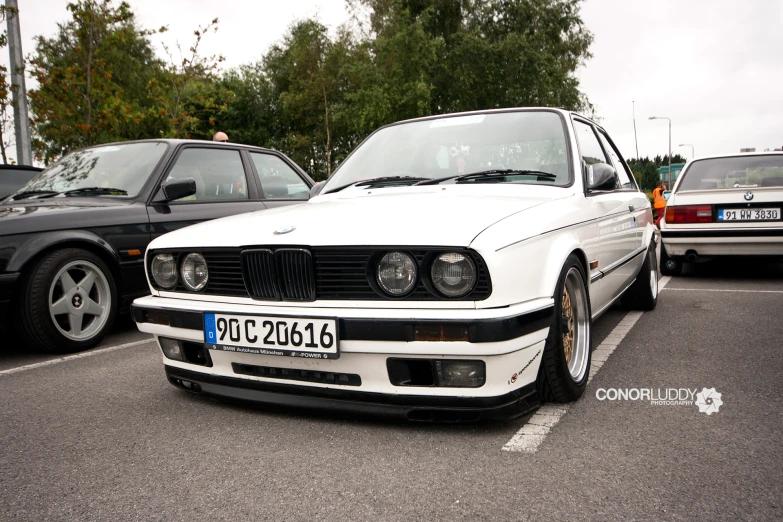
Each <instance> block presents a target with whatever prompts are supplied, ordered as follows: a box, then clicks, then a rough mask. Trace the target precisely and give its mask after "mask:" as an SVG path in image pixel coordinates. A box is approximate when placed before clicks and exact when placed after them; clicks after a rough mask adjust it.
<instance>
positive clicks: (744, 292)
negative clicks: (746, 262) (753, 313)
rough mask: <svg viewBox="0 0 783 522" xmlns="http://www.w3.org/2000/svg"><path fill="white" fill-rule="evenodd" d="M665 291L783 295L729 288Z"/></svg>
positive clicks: (772, 291)
mask: <svg viewBox="0 0 783 522" xmlns="http://www.w3.org/2000/svg"><path fill="white" fill-rule="evenodd" d="M666 290H669V291H673V290H677V291H680V292H739V293H742V294H783V290H732V289H729V288H725V289H723V288H667V289H666Z"/></svg>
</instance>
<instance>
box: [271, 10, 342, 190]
mask: <svg viewBox="0 0 783 522" xmlns="http://www.w3.org/2000/svg"><path fill="white" fill-rule="evenodd" d="M333 48H334V44H333V42H332V41H331V40H330V39H329V35H328V31H327V29H326V27H325V26H324V25H322V24H321V23H319V22H317V21H315V20H304V21H301V22H298V23H296V24H294V25H293V26H291V28H290V30H289V32H288V34H287V35H286V36H285V37H284V38H283V41H282V42H281V43H279V44H277V45H274V46H273V47H272V49H271V50H270V51H269V52H268V53H267V54H266V56H265V57H264V60H263V68H264V70H265V73H266V75H267V77H268V79H269V82H270V86H271V87H272V89H273V91H274V92H275V93H276V94H277V96H279V101H280V111H281V116H282V117H283V122H284V128H282V129H280V130H281V131H282V133H281V136H279V144H280V145H282V146H283V147H284V148H285V149H286V150H287V151H289V152H290V153H291V155H292V157H293V158H294V160H295V161H297V162H298V163H299V164H300V165H304V166H305V167H312V168H313V170H314V172H316V173H320V172H323V173H324V174H325V176H326V177H328V176H329V175H330V174H331V172H332V149H333V145H332V133H333V130H334V110H333V107H334V106H335V105H337V104H339V103H340V98H341V93H340V91H339V90H338V88H337V86H338V84H339V81H340V78H339V77H340V70H339V67H340V64H339V61H337V60H334V59H332V56H331V53H332V51H333Z"/></svg>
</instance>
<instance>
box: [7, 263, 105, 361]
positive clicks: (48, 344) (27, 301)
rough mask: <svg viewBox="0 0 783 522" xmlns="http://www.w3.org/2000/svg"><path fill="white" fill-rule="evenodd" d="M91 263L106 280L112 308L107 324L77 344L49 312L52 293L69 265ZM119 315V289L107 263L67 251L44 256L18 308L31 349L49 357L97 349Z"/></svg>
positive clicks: (29, 277) (22, 334) (23, 336)
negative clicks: (59, 276) (45, 353)
mask: <svg viewBox="0 0 783 522" xmlns="http://www.w3.org/2000/svg"><path fill="white" fill-rule="evenodd" d="M75 261H77V262H87V263H91V264H92V265H93V266H94V267H96V268H97V269H98V270H99V271H100V272H101V273H102V274H103V276H104V277H105V279H106V283H108V284H107V285H106V287H107V291H108V295H107V296H106V298H105V303H104V305H108V306H109V310H108V312H107V314H106V315H105V316H104V317H105V322H104V323H103V326H102V327H100V328H96V331H95V332H92V333H90V334H89V337H87V338H84V339H80V340H75V339H71V338H68V337H66V336H65V335H64V334H63V333H62V332H61V331H60V330H59V329H58V327H57V326H56V324H55V319H53V317H52V315H50V311H49V291H50V288H51V287H52V284H53V282H54V278H55V277H56V275H57V274H58V273H59V272H60V270H61V269H63V268H64V267H65V266H67V265H68V264H69V263H72V262H75ZM116 312H117V288H116V285H115V283H114V279H113V277H112V273H111V270H109V267H107V266H106V263H104V262H103V260H102V259H101V258H100V257H98V256H96V255H95V254H93V253H92V252H90V251H88V250H83V249H80V248H65V249H62V250H57V251H55V252H52V253H50V254H47V255H45V256H43V257H42V258H41V259H39V260H37V261H36V262H35V264H34V265H33V266H32V267H31V268H30V270H29V272H27V273H26V275H25V277H24V279H23V282H22V285H21V291H20V296H19V306H18V307H17V319H18V320H17V331H18V333H19V336H20V338H21V339H22V341H23V342H24V343H26V344H27V345H28V346H30V347H32V348H34V349H36V350H39V351H42V352H49V353H72V352H80V351H83V350H87V349H89V348H92V347H93V346H95V345H97V344H98V343H99V342H100V341H101V339H103V337H104V336H105V335H106V333H107V332H108V331H109V329H110V328H111V326H112V323H113V322H114V317H115V316H116Z"/></svg>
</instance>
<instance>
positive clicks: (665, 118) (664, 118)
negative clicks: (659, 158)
mask: <svg viewBox="0 0 783 522" xmlns="http://www.w3.org/2000/svg"><path fill="white" fill-rule="evenodd" d="M650 119H651V120H668V121H669V182H668V183H667V184H666V188H668V189H669V190H671V189H672V120H671V118H667V117H666V116H650Z"/></svg>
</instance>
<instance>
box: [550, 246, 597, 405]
mask: <svg viewBox="0 0 783 522" xmlns="http://www.w3.org/2000/svg"><path fill="white" fill-rule="evenodd" d="M554 300H555V313H554V319H553V321H552V326H551V327H550V328H549V336H548V337H547V340H546V345H545V347H544V355H543V357H542V359H541V368H540V369H539V373H538V389H539V392H540V393H541V396H542V399H544V400H546V401H556V402H570V401H573V400H576V399H578V398H579V397H580V396H581V395H582V393H584V391H585V387H586V386H587V376H588V373H589V371H590V345H591V333H590V320H591V318H590V314H591V312H590V297H589V295H588V290H587V285H586V284H585V272H584V268H583V267H582V264H581V263H580V262H579V259H578V258H577V257H576V256H575V255H570V256H569V257H568V259H567V260H566V263H565V266H564V267H563V270H562V272H561V274H560V277H559V279H558V281H557V287H556V289H555V295H554Z"/></svg>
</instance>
